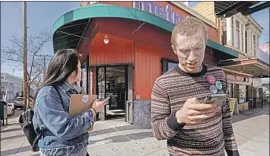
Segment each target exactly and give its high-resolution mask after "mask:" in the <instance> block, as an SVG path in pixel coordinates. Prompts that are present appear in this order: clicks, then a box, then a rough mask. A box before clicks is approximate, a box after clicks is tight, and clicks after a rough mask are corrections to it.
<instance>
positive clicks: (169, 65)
mask: <svg viewBox="0 0 270 156" xmlns="http://www.w3.org/2000/svg"><path fill="white" fill-rule="evenodd" d="M177 65H178V64H177V63H174V62H168V70H170V69H172V68H174V67H176V66H177Z"/></svg>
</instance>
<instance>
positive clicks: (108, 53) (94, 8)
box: [53, 1, 238, 126]
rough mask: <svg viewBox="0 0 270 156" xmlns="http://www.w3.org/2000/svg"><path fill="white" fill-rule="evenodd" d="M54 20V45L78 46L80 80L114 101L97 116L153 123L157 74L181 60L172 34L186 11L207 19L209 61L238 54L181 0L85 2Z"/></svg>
mask: <svg viewBox="0 0 270 156" xmlns="http://www.w3.org/2000/svg"><path fill="white" fill-rule="evenodd" d="M81 6H82V7H81V8H78V9H76V10H73V11H70V12H68V13H66V14H64V15H63V16H61V17H60V18H59V19H58V20H57V21H55V23H54V26H53V33H54V34H53V42H54V50H55V51H57V50H60V49H65V48H74V49H77V51H78V53H79V54H80V56H81V57H80V59H81V62H82V69H83V76H82V82H81V85H82V86H83V87H84V88H85V89H86V92H87V93H89V94H95V95H97V96H98V98H105V97H107V96H110V97H111V98H110V102H109V104H108V105H106V106H105V107H104V110H103V111H102V112H101V113H99V115H98V118H99V119H101V120H107V119H111V118H116V117H124V119H125V121H127V122H130V123H133V124H139V125H147V126H149V123H150V100H151V91H152V87H153V84H154V81H155V80H156V78H157V77H159V76H160V75H162V74H163V73H164V72H166V71H168V70H169V69H170V68H172V67H174V66H176V65H177V64H178V59H177V57H176V55H175V54H174V53H173V51H172V49H171V43H170V37H171V31H172V29H173V27H174V24H175V23H178V22H179V21H181V20H182V19H183V18H185V17H187V16H193V17H196V18H198V19H200V20H202V21H203V22H204V23H205V25H206V26H207V29H208V34H209V40H208V41H207V48H206V54H205V60H204V63H205V64H207V65H208V66H214V65H216V63H217V62H218V61H220V60H221V59H224V58H225V59H232V58H237V57H238V54H237V52H236V51H235V50H232V49H230V48H227V47H225V46H223V45H221V44H219V43H218V42H219V38H218V29H217V27H216V26H215V24H214V23H213V22H211V21H210V20H208V19H207V18H205V17H203V16H201V15H200V14H198V13H197V12H195V11H194V10H192V9H190V8H189V7H187V6H186V5H185V4H183V3H179V2H154V1H149V2H137V1H136V2H132V1H129V2H82V3H81Z"/></svg>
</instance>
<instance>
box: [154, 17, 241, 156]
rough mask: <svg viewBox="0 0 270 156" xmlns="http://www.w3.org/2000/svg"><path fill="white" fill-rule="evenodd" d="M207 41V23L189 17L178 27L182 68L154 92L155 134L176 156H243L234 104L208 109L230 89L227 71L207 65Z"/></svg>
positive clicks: (164, 78) (165, 77) (175, 39)
mask: <svg viewBox="0 0 270 156" xmlns="http://www.w3.org/2000/svg"><path fill="white" fill-rule="evenodd" d="M207 39H208V34H207V29H206V27H205V26H204V24H203V23H202V22H201V21H199V20H197V19H195V18H192V17H189V18H186V19H184V20H183V21H182V22H180V23H178V24H177V25H176V26H175V27H174V29H173V32H172V37H171V42H172V49H173V51H174V53H175V54H176V55H177V57H178V59H179V65H178V66H177V67H175V68H174V69H172V70H170V71H168V72H166V73H165V74H163V75H162V76H160V77H159V78H158V79H157V80H156V81H155V84H154V86H153V90H152V100H151V125H152V128H153V133H154V136H155V137H156V138H157V139H159V140H164V139H166V140H167V146H168V151H169V153H170V155H172V156H175V155H181V156H182V155H184V156H187V155H208V156H209V155H211V156H222V155H225V150H226V152H227V154H228V156H238V155H239V154H238V151H237V145H236V142H235V137H234V134H233V129H232V123H231V116H230V108H229V104H228V102H227V101H226V102H225V101H224V103H223V104H221V105H220V106H219V105H218V104H214V103H212V104H204V103H203V100H204V99H205V97H207V96H209V95H211V93H212V94H215V93H225V92H226V89H227V88H226V81H225V77H224V72H223V71H222V69H221V68H218V67H207V66H206V65H204V64H203V60H204V53H205V48H206V42H207ZM213 82H214V83H213ZM218 82H219V84H218ZM216 84H218V86H215V85H216ZM217 88H219V90H218V89H217ZM217 91H218V92H217Z"/></svg>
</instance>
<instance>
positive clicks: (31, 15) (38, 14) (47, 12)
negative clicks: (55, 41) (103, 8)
mask: <svg viewBox="0 0 270 156" xmlns="http://www.w3.org/2000/svg"><path fill="white" fill-rule="evenodd" d="M196 3H198V2H192V3H190V4H191V7H192V6H194V5H195V4H196ZM79 7H80V3H79V2H27V18H28V19H27V20H28V29H27V31H28V35H31V34H36V33H39V32H40V31H44V30H45V31H48V32H49V33H50V34H52V26H53V23H54V21H56V19H57V18H58V17H60V16H61V15H63V14H64V13H66V12H68V11H70V10H74V9H76V8H79ZM252 17H254V19H255V20H256V21H257V22H258V23H259V24H260V25H261V26H262V27H263V28H264V29H263V32H262V35H261V37H260V39H259V44H260V45H261V44H264V43H265V42H269V8H268V9H264V10H262V11H259V12H256V13H254V14H252ZM22 30H23V28H22V2H1V48H2V47H8V46H11V43H10V42H9V40H8V39H9V38H12V36H13V35H16V36H22ZM41 54H48V55H53V45H52V42H49V43H48V44H46V45H45V46H44V48H43V49H42V53H41ZM1 72H7V73H10V74H13V75H15V76H19V77H22V71H21V70H20V68H18V65H17V66H16V65H14V63H10V62H5V63H3V64H1Z"/></svg>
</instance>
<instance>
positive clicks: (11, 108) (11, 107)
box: [0, 100, 15, 116]
mask: <svg viewBox="0 0 270 156" xmlns="http://www.w3.org/2000/svg"><path fill="white" fill-rule="evenodd" d="M0 102H1V104H4V106H6V109H4V110H5V111H7V112H5V113H7V115H8V116H12V115H14V114H15V110H14V104H13V103H7V102H5V101H3V100H1V101H0ZM5 113H4V114H5Z"/></svg>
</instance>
